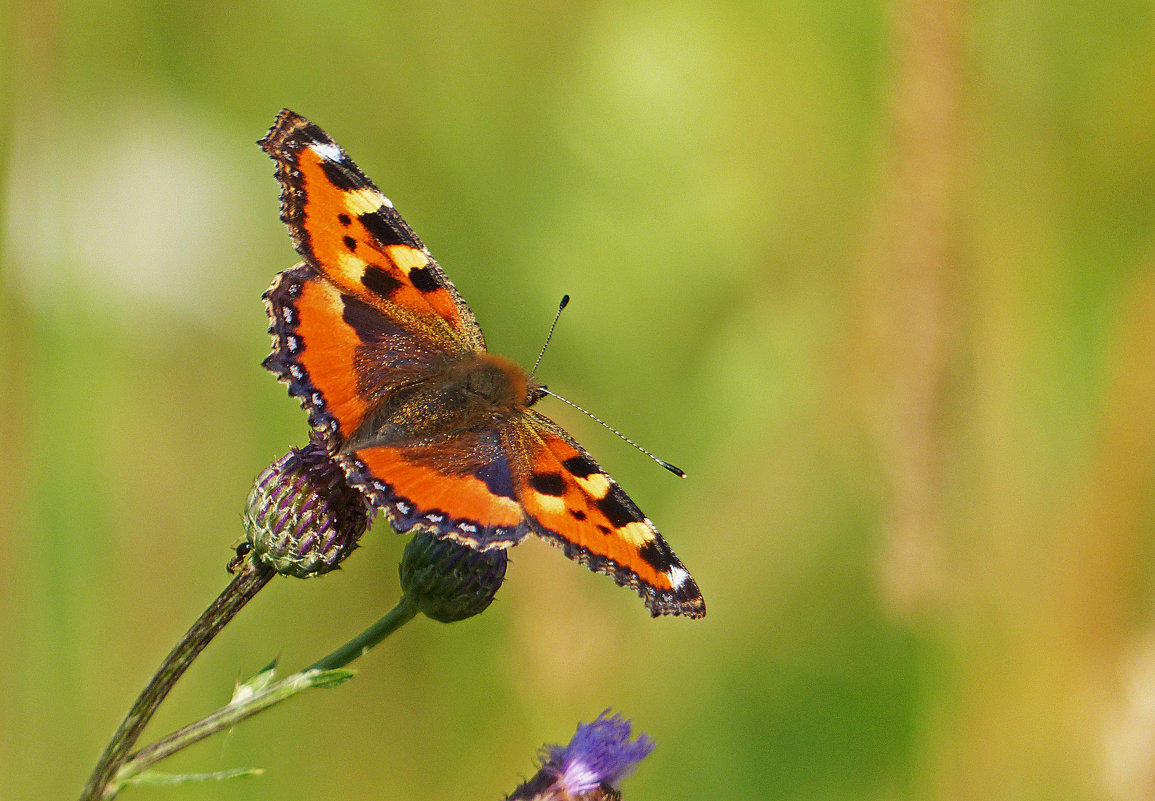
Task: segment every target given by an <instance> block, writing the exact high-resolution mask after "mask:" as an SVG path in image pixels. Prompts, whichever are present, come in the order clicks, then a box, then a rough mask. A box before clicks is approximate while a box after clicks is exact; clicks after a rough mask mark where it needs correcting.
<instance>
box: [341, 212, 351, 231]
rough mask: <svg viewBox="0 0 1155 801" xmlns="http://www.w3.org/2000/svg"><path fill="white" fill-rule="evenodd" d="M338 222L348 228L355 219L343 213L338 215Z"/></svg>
mask: <svg viewBox="0 0 1155 801" xmlns="http://www.w3.org/2000/svg"><path fill="white" fill-rule="evenodd" d="M337 222H339V223H341V225H343V226H345V227H346V228H348V227H349V226H350V225H352V224H353V218H352V217H350V216H349V215H348V214H346V213H345V212H341V213H340V214H338V215H337Z"/></svg>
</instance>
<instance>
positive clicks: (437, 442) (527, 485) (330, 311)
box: [258, 109, 706, 618]
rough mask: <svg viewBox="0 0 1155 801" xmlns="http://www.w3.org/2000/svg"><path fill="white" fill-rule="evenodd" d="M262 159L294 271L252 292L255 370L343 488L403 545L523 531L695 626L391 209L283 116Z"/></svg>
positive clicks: (665, 557)
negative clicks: (262, 347) (384, 521)
mask: <svg viewBox="0 0 1155 801" xmlns="http://www.w3.org/2000/svg"><path fill="white" fill-rule="evenodd" d="M258 144H259V145H260V146H261V147H262V148H263V149H264V151H265V152H266V153H268V154H269V155H270V156H271V157H272V158H273V160H274V161H275V162H276V176H277V179H278V181H279V182H280V185H281V219H282V220H283V221H284V222H285V224H286V225H287V226H288V228H289V233H290V234H291V236H292V239H293V243H294V245H295V247H296V250H297V253H299V254H300V256H301V258H302V259H303V262H302V263H300V264H298V265H296V266H294V267H291V268H289V269H287V270H285V271H283V272H281V273H279V274H278V275H277V277H276V278H275V279H274V281H273V284H272V286H271V287H270V288H269V290H268V291H267V292H266V293H265V294H264V296H263V297H264V300H265V308H266V311H267V312H268V315H269V320H270V326H269V333H270V334H271V335H272V339H273V346H272V352H271V353H270V355H269V356H268V358H266V359H265V361H264V366H265V367H266V368H267V369H268V370H270V371H271V372H272V373H273V374H274V375H276V376H277V378H278V379H279V380H280V381H281V382H282V383H284V384H286V385H287V386H288V389H289V394H290V395H292V396H293V397H295V398H297V399H298V400H299V401H300V403H301V406H302V407H303V408H304V409H305V411H306V412H307V413H308V417H309V423H310V425H311V426H312V428H313V429H314V432H315V435H319V436H321V437H322V438H323V440H324V442H325V444H326V445H327V447H328V448H329V451H330V453H331V454H332V455H333V457H334V458H335V459H336V460H337V461H338V463H339V464H340V465H341V467H342V469H343V470H344V471H345V474H346V477H347V479H348V481H349V483H350V484H351V485H352V486H353V487H355V488H356V489H357V490H359V491H360V492H362V493H363V494H364V495H365V497H366V498H367V499H368V500H369V501H370V502H371V503H372V504H373V506H375V507H376V508H378V509H380V510H382V511H383V512H384V514H385V516H386V517H387V518H388V520H389V522H390V524H391V525H392V526H393V528H394V529H395V530H397V531H398V532H407V531H424V532H427V533H429V534H431V535H433V536H435V537H440V538H445V539H449V540H453V541H455V542H458V543H461V544H463V545H467V546H469V547H471V548H475V549H478V550H488V549H491V548H508V547H510V546H513V545H516V544H517V543H518V542H520V541H521V540H522V539H524V538H525V537H526V536H527V535H529V534H530V533H533V534H536V535H537V536H539V537H541V538H542V539H544V540H545V541H546V542H549V543H550V544H552V545H555V546H557V547H559V548H561V550H562V551H563V552H564V553H565V555H566V556H567V557H569V558H570V559H573V560H575V561H577V562H579V563H581V564H584V565H586V566H587V567H588V568H590V569H591V570H593V571H595V572H598V573H604V574H606V575H608V576H610V577H612V578H613V579H614V581H616V582H617V583H618V584H619V585H621V586H627V587H631V588H633V589H634V590H635V591H636V592H637V593H638V594H639V595H640V596H641V597H642V599H643V601H644V602H645V604H646V606H647V607H648V608H649V610H650V612H651V614H653V615H654V616H655V617H656V616H658V615H685V616H688V617H695V618H696V617H702V616H703V615H705V613H706V607H705V602H704V601H703V600H702V593H701V592H700V591H699V589H698V585H697V583H695V581H694V579H693V578H692V577H691V576H690V574H689V572H688V571H687V570H686V568H685V567H684V566H683V565H682V563H681V561H680V560H679V559H678V557H677V556H675V555H674V552H673V550H672V549H671V548H670V546H669V545H668V544H667V543H666V541H665V540H664V539H663V538H662V536H661V535H660V534H659V533H658V530H657V529H656V528H655V527H654V524H653V523H652V522H650V519H649V518H647V517H646V516H645V515H644V514H642V512H641V511H640V510H639V509H638V507H637V505H636V504H635V503H634V502H633V501H632V500H631V499H630V497H629V496H628V495H626V493H625V491H623V490H622V488H621V487H620V486H619V485H618V483H617V482H616V481H614V480H613V479H612V478H610V476H609V475H607V474H606V472H605V471H604V470H602V468H601V467H600V466H599V465H598V463H597V462H596V461H594V459H593V457H592V456H590V454H589V453H588V452H587V451H586V450H585V449H584V448H583V447H582V446H581V445H579V444H578V443H577V441H576V440H574V438H573V437H571V436H570V435H569V434H568V433H566V431H564V430H563V429H562V428H561V427H560V426H559V425H558V424H557V423H555V422H553V421H552V420H550V419H549V418H548V417H546V416H545V415H543V414H541V413H540V412H538V411H537V410H536V409H534V408H533V406H534V405H535V404H536V403H537V401H538V400H540V399H541V398H542V397H543V396H544V395H545V394H546V393H545V392H544V389H543V387H542V386H541V385H540V384H538V383H537V382H536V381H535V380H534V378H533V377H532V376H531V375H530V374H529V373H527V372H526V371H525V370H523V369H522V368H521V367H519V366H518V365H517V364H515V363H514V362H512V361H510V360H509V359H506V358H504V357H502V356H498V355H496V354H492V353H490V352H489V351H488V350H486V347H485V337H484V336H483V335H482V333H481V328H480V327H479V326H478V324H477V319H476V318H475V317H474V315H473V312H472V311H470V309H469V306H467V305H466V303H465V300H464V299H463V298H462V297H461V295H460V294H459V293H458V292H457V289H456V288H455V287H454V286H453V284H452V283H451V282H450V280H449V278H448V277H447V276H446V275H445V273H444V271H443V270H442V269H441V266H440V265H439V264H438V263H437V262H436V261H435V260H434V259H433V256H432V255H431V254H430V253H429V250H428V249H427V248H426V247H425V245H423V244H422V243H421V240H420V239H418V238H417V234H415V233H414V232H413V229H412V228H410V227H409V225H408V224H407V223H406V222H405V220H403V219H402V218H401V215H400V214H398V213H397V211H396V210H394V208H393V204H392V202H390V200H389V199H388V198H387V197H385V195H383V194H382V193H381V191H380V190H379V189H378V188H377V187H376V186H375V185H374V184H373V182H372V181H370V180H369V178H368V177H366V175H365V174H364V173H363V172H362V171H361V170H360V168H358V167H357V165H356V164H354V163H353V161H352V159H350V158H349V157H348V156H347V155H346V154H345V151H344V150H342V149H341V147H340V146H339V145H338V144H337V143H336V142H334V141H333V139H332V138H330V137H329V135H328V134H326V133H325V132H324V131H323V130H321V128H319V127H318V126H317V125H315V124H313V123H312V122H310V121H309V120H307V119H305V118H304V117H302V116H300V115H298V114H295V113H294V112H292V111H289V110H288V109H285V110H284V111H282V112H281V113H280V114H279V115H278V116H277V119H276V122H275V123H274V124H273V127H272V128H271V129H270V130H269V133H268V134H267V135H266V136H265V138H264V139H261V140H260V142H258Z"/></svg>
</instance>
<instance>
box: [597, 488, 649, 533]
mask: <svg viewBox="0 0 1155 801" xmlns="http://www.w3.org/2000/svg"><path fill="white" fill-rule="evenodd" d="M596 503H597V507H598V509H599V510H601V512H602V513H603V514H604V515H605V516H606V517H607V518H609V521H610V523H611V524H612V525H613V527H614V528H621V527H622V526H625V525H628V524H630V523H636V522H638V521H639V520H641V519H642V518H641V515H639V514H638V513H637V511H636V509H635V508H634V505H633V503H631V502H630V499H629V498H628V497H627V496H626V493H625V492H624V491H623V490H622V488H621V487H619V486H618V485H617V484H614V485H612V486H611V488H610V491H609V492H607V493H606V497H604V498H601V499H599V500H598V501H597V502H596Z"/></svg>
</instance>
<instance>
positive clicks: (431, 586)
mask: <svg viewBox="0 0 1155 801" xmlns="http://www.w3.org/2000/svg"><path fill="white" fill-rule="evenodd" d="M508 561H509V557H508V556H507V555H506V553H505V549H504V548H498V549H495V550H491V551H477V550H474V549H473V548H468V547H466V546H464V545H458V544H457V543H456V542H452V541H450V540H439V539H437V538H436V537H433V536H430V535H429V534H424V533H422V534H417V535H416V536H414V537H413V539H411V540H410V541H409V544H408V545H406V546H405V553H404V554H402V556H401V566H400V573H401V591H402V592H404V593H405V597H406V598H408V599H409V600H411V601H413V602H414V603H416V604H417V608H418V609H420V610H421V612H422V613H423V614H424V615H425V616H426V617H428V618H430V619H432V620H436V621H438V622H440V623H452V622H454V621H457V620H464V619H465V618H467V617H472V616H473V615H478V614H481V613H482V612H484V611H485V609H486V607H488V606H489V605H490V603H492V602H493V596H494V595H496V594H497V590H498V588H499V587H500V586H501V582H502V581H503V580H504V579H505V566H506V564H507V563H508Z"/></svg>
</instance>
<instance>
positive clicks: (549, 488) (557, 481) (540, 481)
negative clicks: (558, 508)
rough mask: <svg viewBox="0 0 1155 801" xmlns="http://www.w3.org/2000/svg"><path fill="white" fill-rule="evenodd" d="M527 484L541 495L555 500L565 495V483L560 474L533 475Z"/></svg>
mask: <svg viewBox="0 0 1155 801" xmlns="http://www.w3.org/2000/svg"><path fill="white" fill-rule="evenodd" d="M529 483H530V485H531V486H532V487H533V488H534V489H535V490H537V491H538V492H540V493H541V494H543V495H552V496H553V497H555V498H557V497H560V496H561V495H563V494H564V493H565V481H563V480H562V477H561V473H534V474H533V475H531V476H530V477H529Z"/></svg>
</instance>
